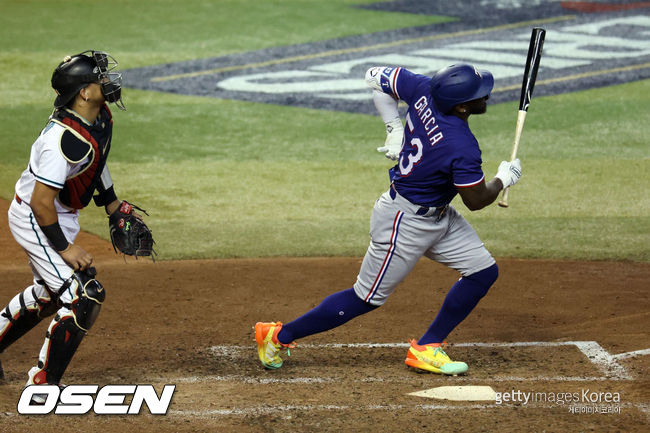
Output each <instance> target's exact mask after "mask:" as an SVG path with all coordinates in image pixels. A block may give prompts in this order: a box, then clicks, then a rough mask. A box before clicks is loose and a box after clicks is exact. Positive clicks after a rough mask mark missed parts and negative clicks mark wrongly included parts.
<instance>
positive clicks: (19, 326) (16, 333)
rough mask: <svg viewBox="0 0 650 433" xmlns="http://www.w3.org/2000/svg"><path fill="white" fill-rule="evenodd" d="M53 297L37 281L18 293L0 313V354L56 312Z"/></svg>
mask: <svg viewBox="0 0 650 433" xmlns="http://www.w3.org/2000/svg"><path fill="white" fill-rule="evenodd" d="M53 297H54V296H53V295H52V294H51V293H50V291H49V289H48V288H47V287H46V286H45V282H44V281H41V280H38V281H35V283H34V285H32V286H29V287H28V288H26V289H25V290H24V291H22V292H20V293H19V294H17V295H16V296H14V298H13V299H12V300H11V301H10V302H9V304H8V305H7V306H6V307H5V308H4V309H3V310H2V312H1V313H0V353H2V352H3V351H4V350H5V349H6V348H7V347H9V346H10V345H11V344H12V343H13V342H14V341H16V340H18V339H19V338H20V337H22V336H23V335H25V334H26V333H27V332H28V331H29V330H31V329H32V328H33V327H34V326H36V325H38V324H39V323H40V322H41V320H43V319H44V318H45V317H48V316H51V315H52V314H54V312H55V311H56V310H57V308H58V307H57V305H56V302H54V300H53Z"/></svg>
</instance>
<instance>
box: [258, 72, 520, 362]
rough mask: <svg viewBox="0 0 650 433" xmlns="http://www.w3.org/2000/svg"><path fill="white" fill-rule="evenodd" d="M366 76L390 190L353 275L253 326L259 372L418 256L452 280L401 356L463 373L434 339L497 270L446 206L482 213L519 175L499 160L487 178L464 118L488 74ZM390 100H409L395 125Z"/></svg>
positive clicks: (388, 287) (385, 286)
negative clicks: (284, 317)
mask: <svg viewBox="0 0 650 433" xmlns="http://www.w3.org/2000/svg"><path fill="white" fill-rule="evenodd" d="M365 79H366V82H367V84H368V86H370V87H371V88H372V89H373V100H374V103H375V106H376V108H377V110H378V112H379V114H380V116H381V118H382V120H383V121H384V123H385V125H386V132H387V136H386V141H385V143H384V146H382V147H379V148H378V149H377V150H378V151H380V152H383V153H385V155H386V157H388V158H390V159H393V160H396V161H397V164H396V165H395V166H394V167H393V168H391V169H390V170H389V175H390V182H391V183H390V187H389V188H388V190H387V191H386V192H385V193H384V194H382V195H381V196H380V197H379V199H378V200H377V201H376V203H375V206H374V209H373V212H372V216H371V219H370V238H371V240H370V245H369V247H368V251H367V252H366V255H365V257H364V259H363V263H362V265H361V270H360V272H359V275H358V277H357V281H356V283H355V284H354V286H353V287H352V288H350V289H347V290H343V291H341V292H338V293H334V294H332V295H330V296H328V297H327V298H325V300H323V302H322V303H321V304H320V305H318V306H317V307H315V308H314V309H312V310H311V311H309V312H307V313H306V314H304V315H303V316H301V317H299V318H297V319H296V320H294V321H292V322H289V323H286V324H284V325H283V324H282V323H281V322H266V323H265V322H258V323H257V324H256V325H255V339H256V342H257V348H258V356H259V358H260V361H261V362H262V365H264V366H265V367H266V368H279V367H281V366H282V359H281V358H280V350H281V348H293V347H295V345H296V344H295V340H297V339H299V338H302V337H305V336H308V335H312V334H315V333H318V332H323V331H326V330H329V329H332V328H335V327H337V326H340V325H342V324H344V323H346V322H347V321H349V320H350V319H353V318H354V317H357V316H359V315H361V314H364V313H367V312H369V311H372V310H373V309H375V308H377V307H379V306H381V305H383V304H384V302H386V300H387V298H388V296H390V294H391V293H393V290H395V287H397V285H398V284H399V283H400V282H401V281H402V280H403V279H404V278H405V277H406V276H407V275H408V274H409V272H411V270H412V269H413V267H414V266H415V264H416V263H417V262H418V260H419V259H420V258H421V257H422V256H426V257H428V258H430V259H432V260H435V261H437V262H439V263H442V264H444V265H447V266H449V267H451V268H453V269H455V270H457V271H458V272H459V273H460V275H461V277H460V279H459V280H458V281H457V282H456V283H455V284H454V285H453V286H452V287H451V289H450V290H449V292H448V294H447V296H446V298H445V300H444V302H443V305H442V308H441V309H440V311H439V313H438V315H437V316H436V317H435V319H434V320H433V323H431V325H430V326H429V328H428V329H427V331H426V332H425V333H424V335H422V337H420V339H419V340H417V341H416V340H411V341H410V345H411V346H410V348H409V350H408V353H407V356H406V361H405V362H406V364H407V365H408V366H410V367H413V368H415V369H417V370H420V371H427V372H433V373H439V374H447V375H456V374H461V373H465V372H466V371H467V369H468V367H467V364H466V363H464V362H457V361H452V360H451V359H450V358H449V356H448V355H447V354H446V353H445V352H444V350H443V349H442V345H443V342H444V341H445V339H446V337H447V336H448V335H449V333H450V332H451V331H452V330H453V329H454V328H455V327H456V326H457V325H458V324H459V323H460V322H462V321H463V320H464V319H465V318H466V317H467V316H468V315H469V313H470V312H471V311H472V309H473V308H474V307H475V306H476V305H477V303H478V302H479V300H480V299H481V298H482V297H483V296H485V294H486V293H487V291H488V289H489V288H490V286H492V284H493V283H494V282H495V281H496V279H497V275H498V268H497V264H496V263H495V260H494V258H493V257H492V256H491V254H490V253H489V252H488V251H487V249H486V248H485V247H484V245H483V243H482V242H481V240H480V238H479V237H478V235H477V234H476V232H475V231H474V229H473V228H472V227H471V226H470V224H469V223H468V222H467V221H466V220H465V218H463V216H462V215H461V214H460V213H458V212H457V211H456V209H454V208H453V206H451V205H450V204H449V203H450V202H451V200H452V199H453V198H454V197H455V196H456V194H460V197H461V199H462V201H463V203H464V204H465V205H466V206H467V207H468V208H469V209H470V210H472V211H474V210H478V209H482V208H483V207H485V206H487V205H489V204H491V203H492V202H494V200H495V199H496V198H497V196H498V195H499V193H500V191H501V190H502V189H503V188H505V187H508V186H512V185H514V184H515V183H517V181H518V180H519V178H520V177H521V165H520V162H519V160H515V161H512V162H506V161H503V162H501V164H500V165H499V169H498V172H497V174H496V176H495V177H494V178H493V179H491V180H490V181H486V179H485V175H484V174H483V170H482V168H481V165H482V160H481V150H480V148H479V145H478V142H477V140H476V138H475V137H474V135H473V134H472V132H471V131H470V128H469V125H468V122H467V121H468V118H469V117H470V116H471V115H473V114H476V115H478V114H483V113H485V111H486V102H487V100H488V98H489V95H490V92H491V90H492V87H493V85H494V79H493V77H492V74H491V73H490V72H488V71H483V70H478V69H477V68H475V67H474V66H472V65H469V64H465V63H458V64H455V65H451V66H449V67H447V68H443V69H441V70H440V71H438V72H436V73H435V74H434V75H433V77H427V76H423V75H418V74H415V73H413V72H410V71H408V70H407V69H404V68H400V67H373V68H370V69H369V70H368V71H367V72H366V77H365ZM399 100H402V101H404V102H406V103H407V104H408V110H407V113H406V118H405V121H404V123H402V120H401V118H400V115H399V112H398V109H397V104H398V101H399Z"/></svg>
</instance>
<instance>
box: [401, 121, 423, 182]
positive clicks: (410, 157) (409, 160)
mask: <svg viewBox="0 0 650 433" xmlns="http://www.w3.org/2000/svg"><path fill="white" fill-rule="evenodd" d="M406 126H407V127H408V129H409V132H410V133H411V134H413V131H414V130H415V128H414V127H413V121H412V120H411V114H410V113H408V114H407V115H406ZM410 145H411V150H410V151H409V152H406V149H403V150H402V154H401V156H400V158H399V172H400V174H401V175H402V176H405V177H406V176H408V175H409V174H411V172H412V171H413V167H415V166H416V165H417V164H418V163H419V162H420V160H421V159H422V150H423V145H422V140H420V139H419V138H417V137H413V138H411V141H410ZM404 147H406V146H404ZM414 150H415V153H413V151H414Z"/></svg>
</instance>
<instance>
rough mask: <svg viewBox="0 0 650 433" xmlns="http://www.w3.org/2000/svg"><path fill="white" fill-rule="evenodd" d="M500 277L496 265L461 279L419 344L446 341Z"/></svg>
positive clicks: (452, 288) (448, 295)
mask: <svg viewBox="0 0 650 433" xmlns="http://www.w3.org/2000/svg"><path fill="white" fill-rule="evenodd" d="M498 275H499V268H498V267H497V265H496V263H495V264H493V265H492V266H490V267H489V268H487V269H484V270H482V271H479V272H477V273H475V274H472V275H468V276H466V277H461V279H460V280H458V281H457V282H456V284H454V285H453V286H452V287H451V290H449V293H447V296H446V297H445V301H444V302H443V304H442V308H440V311H439V312H438V315H437V316H436V318H435V319H434V320H433V323H431V326H429V329H428V330H427V332H426V333H425V334H424V335H423V336H422V338H420V340H419V341H418V344H429V343H442V342H443V341H445V338H447V336H448V335H449V333H451V331H452V330H454V328H456V326H458V325H459V324H460V322H462V321H463V320H465V318H466V317H467V316H469V313H471V312H472V310H473V309H474V307H476V305H477V304H478V302H479V301H480V300H481V298H483V296H485V294H486V293H487V292H488V289H489V288H490V286H492V284H494V282H495V281H496V279H497V277H498Z"/></svg>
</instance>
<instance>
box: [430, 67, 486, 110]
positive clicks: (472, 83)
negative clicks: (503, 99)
mask: <svg viewBox="0 0 650 433" xmlns="http://www.w3.org/2000/svg"><path fill="white" fill-rule="evenodd" d="M493 86H494V77H493V76H492V74H491V73H490V72H489V71H485V70H481V71H479V70H478V69H476V67H474V66H472V65H470V64H468V63H456V64H455V65H451V66H447V67H446V68H442V69H441V70H439V71H438V72H436V73H435V74H433V77H431V96H432V97H433V100H434V102H435V103H436V107H438V110H440V111H441V112H442V113H448V112H449V111H450V110H451V109H452V108H454V106H455V105H458V104H462V103H463V102H467V101H471V100H473V99H478V98H483V97H485V96H489V95H490V92H491V91H492V87H493Z"/></svg>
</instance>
